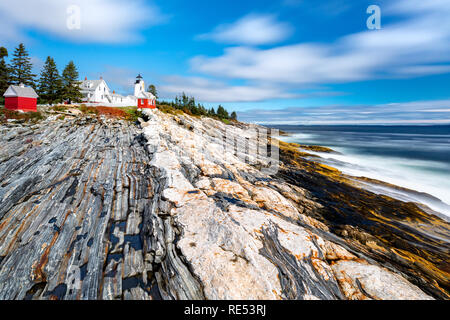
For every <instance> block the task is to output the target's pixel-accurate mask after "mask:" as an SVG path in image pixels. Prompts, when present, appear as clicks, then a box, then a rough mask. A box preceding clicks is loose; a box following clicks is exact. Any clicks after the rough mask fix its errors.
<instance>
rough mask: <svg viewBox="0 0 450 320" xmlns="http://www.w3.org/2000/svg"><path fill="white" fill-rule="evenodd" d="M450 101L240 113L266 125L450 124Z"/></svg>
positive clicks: (246, 119)
mask: <svg viewBox="0 0 450 320" xmlns="http://www.w3.org/2000/svg"><path fill="white" fill-rule="evenodd" d="M449 111H450V100H429V101H414V102H406V103H388V104H381V105H360V106H344V105H331V106H322V107H292V108H285V109H279V110H261V109H253V110H248V111H244V112H238V116H239V119H240V120H242V121H245V122H258V123H263V124H310V125H313V124H314V125H317V124H450V118H449V117H448V112H449Z"/></svg>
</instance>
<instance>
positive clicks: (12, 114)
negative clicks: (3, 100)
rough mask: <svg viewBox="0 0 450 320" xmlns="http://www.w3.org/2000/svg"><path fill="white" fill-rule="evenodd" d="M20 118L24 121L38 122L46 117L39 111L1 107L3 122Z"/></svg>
mask: <svg viewBox="0 0 450 320" xmlns="http://www.w3.org/2000/svg"><path fill="white" fill-rule="evenodd" d="M10 119H13V120H19V121H23V122H33V123H35V122H38V121H40V120H43V119H44V116H43V115H42V113H40V112H39V111H38V112H18V111H15V110H8V109H5V108H0V121H1V122H2V123H5V122H7V121H8V120H10Z"/></svg>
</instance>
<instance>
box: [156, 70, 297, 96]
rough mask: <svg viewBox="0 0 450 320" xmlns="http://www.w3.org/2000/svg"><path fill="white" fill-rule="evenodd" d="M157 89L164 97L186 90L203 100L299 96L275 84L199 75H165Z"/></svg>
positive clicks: (187, 92)
mask: <svg viewBox="0 0 450 320" xmlns="http://www.w3.org/2000/svg"><path fill="white" fill-rule="evenodd" d="M158 90H159V92H160V95H161V97H162V98H165V99H171V98H173V97H174V96H175V95H178V94H180V93H181V92H186V94H188V95H192V96H195V97H196V98H197V100H199V101H203V102H250V101H263V100H269V99H277V98H281V99H282V98H286V99H287V98H296V97H299V95H296V94H292V93H288V92H286V91H285V90H284V89H283V88H280V87H277V86H266V85H244V86H238V85H228V84H226V83H223V82H221V81H216V80H210V79H205V78H200V77H179V76H172V77H166V79H165V84H163V85H160V86H159V87H158Z"/></svg>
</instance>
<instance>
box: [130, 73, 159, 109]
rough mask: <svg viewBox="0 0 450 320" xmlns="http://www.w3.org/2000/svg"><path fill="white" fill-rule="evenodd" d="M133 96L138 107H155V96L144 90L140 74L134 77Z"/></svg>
mask: <svg viewBox="0 0 450 320" xmlns="http://www.w3.org/2000/svg"><path fill="white" fill-rule="evenodd" d="M134 96H135V97H136V98H137V106H138V108H150V109H155V108H156V97H155V96H154V95H153V94H151V93H150V92H146V91H145V83H144V79H143V78H142V76H141V75H140V74H139V75H138V76H137V77H136V82H135V84H134Z"/></svg>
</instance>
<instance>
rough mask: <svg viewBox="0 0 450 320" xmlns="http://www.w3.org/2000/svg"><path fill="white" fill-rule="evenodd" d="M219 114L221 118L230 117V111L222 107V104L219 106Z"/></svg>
mask: <svg viewBox="0 0 450 320" xmlns="http://www.w3.org/2000/svg"><path fill="white" fill-rule="evenodd" d="M217 115H218V116H219V118H220V119H229V118H230V116H229V114H228V111H227V110H225V108H224V107H222V106H221V105H219V107H218V108H217Z"/></svg>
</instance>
